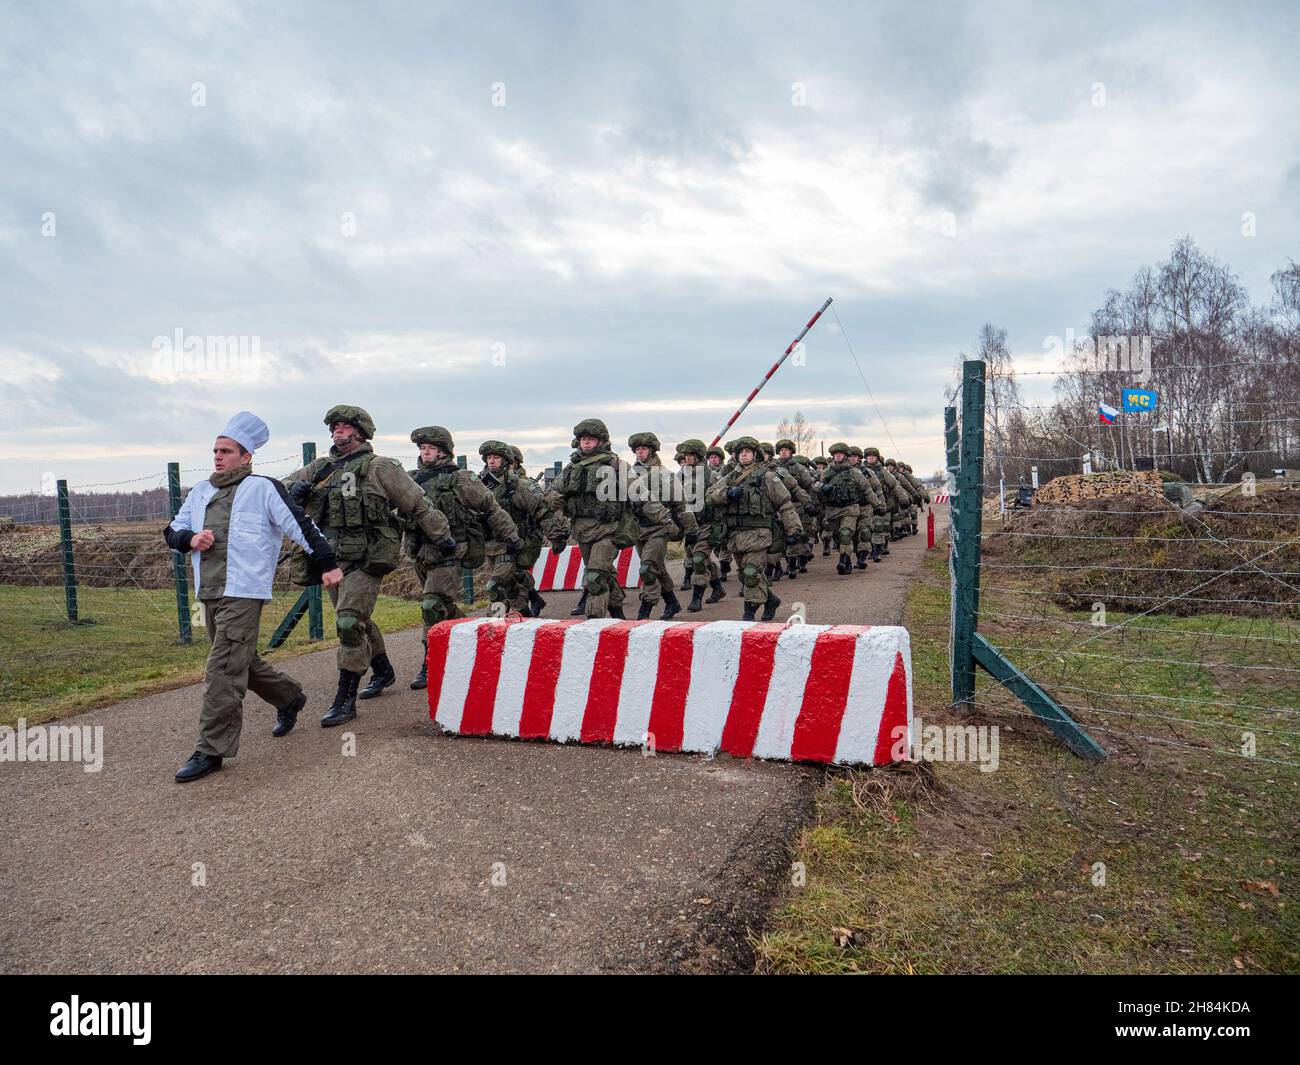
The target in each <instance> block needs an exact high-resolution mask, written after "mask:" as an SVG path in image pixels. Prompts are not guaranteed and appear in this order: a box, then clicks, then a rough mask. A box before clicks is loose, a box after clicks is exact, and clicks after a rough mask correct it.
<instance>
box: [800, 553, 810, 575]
mask: <svg viewBox="0 0 1300 1065" xmlns="http://www.w3.org/2000/svg"><path fill="white" fill-rule="evenodd" d="M809 557H810V556H808V555H802V556H800V558H799V572H800V573H807V572H808V559H809Z"/></svg>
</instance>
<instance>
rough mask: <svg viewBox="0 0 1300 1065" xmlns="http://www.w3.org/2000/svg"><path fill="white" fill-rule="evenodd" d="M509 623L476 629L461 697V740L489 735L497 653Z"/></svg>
mask: <svg viewBox="0 0 1300 1065" xmlns="http://www.w3.org/2000/svg"><path fill="white" fill-rule="evenodd" d="M511 624H512V622H509V621H507V622H505V623H502V622H499V621H489V622H485V623H484V624H482V625H480V626H479V627H478V631H477V632H476V633H475V634H474V635H475V636H476V637H477V638H478V643H477V647H476V648H475V651H474V669H473V670H472V671H471V672H470V677H469V691H467V692H466V693H465V711H464V713H463V714H462V715H461V719H460V732H461V734H462V735H465V736H486V735H487V734H488V733H489V732H491V731H492V708H493V707H494V706H495V705H496V701H497V682H498V681H499V680H500V679H501V653H502V651H504V650H505V646H506V631H507V629H509V627H510V625H511Z"/></svg>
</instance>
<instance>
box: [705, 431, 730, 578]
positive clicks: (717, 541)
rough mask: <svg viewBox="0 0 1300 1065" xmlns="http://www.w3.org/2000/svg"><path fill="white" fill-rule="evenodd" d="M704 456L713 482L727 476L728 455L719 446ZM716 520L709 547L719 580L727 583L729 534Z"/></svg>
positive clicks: (714, 446) (720, 521) (715, 445)
mask: <svg viewBox="0 0 1300 1065" xmlns="http://www.w3.org/2000/svg"><path fill="white" fill-rule="evenodd" d="M704 454H705V457H706V458H707V460H708V464H709V469H710V470H711V471H712V478H713V480H717V478H719V477H722V476H725V474H726V471H725V470H724V469H723V468H722V466H723V463H725V462H726V461H727V453H726V452H725V451H723V450H722V448H720V447H718V445H717V444H714V445H713V446H712V447H711V448H709V449H708V450H706V451H705V452H704ZM710 483H712V482H710ZM716 520H717V527H716V528H715V529H714V531H713V532H711V533H710V534H709V545H710V547H711V548H712V549H713V555H714V557H715V558H716V559H717V560H718V580H720V581H725V580H726V579H727V578H728V577H729V576H730V575H731V552H730V551H728V550H727V533H726V529H725V528H722V519H721V518H717V519H716ZM715 534H716V535H715Z"/></svg>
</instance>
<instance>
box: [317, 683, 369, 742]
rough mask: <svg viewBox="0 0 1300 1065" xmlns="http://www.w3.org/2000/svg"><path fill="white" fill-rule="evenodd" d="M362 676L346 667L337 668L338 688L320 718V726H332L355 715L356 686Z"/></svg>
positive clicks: (349, 719)
mask: <svg viewBox="0 0 1300 1065" xmlns="http://www.w3.org/2000/svg"><path fill="white" fill-rule="evenodd" d="M362 676H363V674H361V673H352V672H350V671H348V670H346V669H340V670H339V690H338V691H336V692H335V693H334V702H333V704H332V705H331V706H330V708H329V710H328V711H326V713H325V716H324V717H323V718H321V719H320V724H321V728H333V727H334V726H335V725H341V724H343V722H345V721H351V720H352V719H353V718H354V717H356V716H357V688H358V686H359V685H360V684H361V677H362Z"/></svg>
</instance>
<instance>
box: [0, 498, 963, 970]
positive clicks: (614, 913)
mask: <svg viewBox="0 0 1300 1065" xmlns="http://www.w3.org/2000/svg"><path fill="white" fill-rule="evenodd" d="M946 512H947V508H946V507H940V508H938V510H937V511H936V519H937V520H940V521H943V520H946V517H947V513H946ZM924 548H925V534H924V531H922V533H921V535H919V536H916V537H911V538H908V539H907V540H905V541H903V542H901V543H899V544H895V545H893V553H892V555H891V557H890V558H889V559H887V560H886V561H885V562H884V563H883V564H881V565H873V566H871V567H870V569H869V570H868V571H867V572H866V573H857V572H855V574H854V575H853V576H851V577H838V576H837V575H836V574H835V572H834V567H833V562H834V559H833V558H829V559H823V558H821V557H820V549H818V557H817V558H816V559H815V560H814V562H813V563H812V565H811V567H810V574H809V576H807V577H804V578H800V579H799V580H797V581H794V582H790V581H788V580H784V581H781V582H780V583H779V584H777V585H776V590H777V593H778V595H780V596H781V598H782V599H783V600H784V605H783V608H782V611H781V616H785V614H786V613H787V609H788V607H789V605H790V604H791V603H793V602H794V601H796V600H797V601H802V602H804V603H805V605H806V614H807V620H808V621H809V622H811V623H814V624H852V623H857V624H862V623H879V624H884V623H896V622H897V621H898V620H899V619H900V617H901V612H902V603H903V594H904V591H905V589H906V587H907V585H908V584H909V582H910V578H911V577H912V575H913V574H914V573H915V571H916V568H917V566H918V564H919V561H920V558H921V556H922V555H923V554H924ZM678 572H679V573H680V570H678ZM736 589H737V585H736V582H735V579H734V576H733V579H732V580H731V581H730V582H729V583H728V592H729V595H728V598H727V599H725V600H724V601H723V602H721V603H719V604H718V605H716V606H713V607H706V608H705V611H704V612H703V613H700V614H691V615H688V614H685V613H683V615H682V617H683V618H684V619H685V618H689V619H691V620H715V619H720V618H734V617H738V616H739V613H740V604H739V600H738V597H737V595H736ZM634 596H635V593H633V598H632V599H631V602H632V604H633V606H635V598H634ZM547 599H548V601H549V603H550V607H549V609H548V610H547V614H548V615H554V616H567V613H568V610H569V608H570V607H571V605H572V604H573V603H574V602H575V601H576V594H575V593H548V594H547ZM389 649H390V655H391V657H392V659H393V661H394V662H395V663H396V664H397V665H398V670H399V674H400V676H401V679H400V680H399V684H398V686H397V687H395V688H391V689H389V691H388V692H387V693H386V694H385V695H384V696H383V697H382V698H380V699H377V700H371V701H369V702H365V703H362V704H360V707H361V710H360V716H359V717H358V719H357V720H356V721H355V722H353V723H352V724H350V725H349V726H345V727H344V728H341V729H330V730H325V729H321V728H320V727H318V725H317V719H318V718H319V716H320V715H321V714H322V713H323V712H324V711H325V708H326V707H327V706H328V704H329V701H330V698H331V697H332V694H333V688H334V680H335V677H336V674H335V671H334V654H333V652H332V651H329V652H319V653H316V654H310V655H305V656H303V657H302V658H299V659H296V660H294V661H293V662H291V663H289V665H288V671H289V672H290V673H292V674H293V675H294V676H295V677H297V678H298V679H299V680H301V681H302V682H303V683H304V685H305V686H306V688H307V691H308V694H309V700H310V701H309V702H308V705H307V709H306V710H304V712H303V715H302V717H301V719H300V722H299V725H298V727H297V728H296V729H295V730H294V731H293V732H292V733H291V734H290V735H289V736H287V737H285V738H283V739H279V740H277V739H274V738H272V736H271V735H270V728H271V725H272V724H273V723H274V713H273V711H272V710H271V709H270V708H269V707H267V706H266V705H265V704H263V703H261V701H260V700H258V699H256V698H255V697H253V696H250V697H249V699H248V702H247V704H246V713H245V725H244V738H243V743H242V747H241V749H240V752H239V756H238V758H236V759H233V760H231V761H228V762H227V763H226V765H225V767H224V768H223V769H222V770H221V771H220V772H219V773H216V774H214V775H212V776H210V777H208V778H206V779H204V780H201V781H198V782H196V783H193V784H189V785H185V786H181V785H177V784H175V783H174V782H173V781H172V774H173V773H174V772H175V770H176V769H177V768H178V767H179V766H180V764H181V763H182V762H183V761H184V760H185V759H186V758H187V757H188V755H189V753H190V751H191V750H192V749H193V740H194V733H195V728H196V721H197V712H198V707H199V702H200V697H201V694H202V689H201V687H200V686H191V687H188V688H181V689H177V690H174V691H169V692H164V693H160V694H158V695H153V696H149V697H146V698H142V699H133V700H130V701H128V702H123V703H119V704H117V705H114V706H110V707H104V708H102V709H99V710H95V711H91V712H89V713H85V714H80V715H77V716H76V717H73V718H69V719H66V720H65V722H64V723H65V724H77V725H91V726H96V725H102V726H103V741H104V752H105V753H104V765H103V769H102V771H100V772H99V773H86V772H84V771H83V769H82V767H81V766H80V765H75V764H57V763H35V764H31V763H13V762H5V763H0V808H3V809H4V811H5V812H6V815H7V821H8V830H7V831H6V832H5V834H4V838H3V842H0V892H2V894H3V900H4V901H3V903H0V906H3V915H4V916H3V923H2V924H0V970H2V971H5V972H88V973H119V972H178V973H179V972H184V973H190V972H195V973H198V972H202V973H227V972H304V973H332V972H430V971H436V972H448V971H460V972H657V971H683V970H684V971H735V970H742V971H743V970H747V969H748V968H749V967H750V965H751V964H752V957H751V953H750V951H749V948H748V945H747V939H746V937H747V933H749V932H751V931H754V930H757V929H758V928H759V927H760V926H761V923H762V920H763V918H764V916H765V914H766V912H767V907H768V904H769V900H770V899H771V897H772V895H773V893H774V889H775V887H776V885H777V883H778V881H779V879H780V878H781V877H782V876H784V875H785V873H786V870H787V868H788V863H789V856H788V852H787V844H788V841H789V840H790V838H791V837H792V836H793V835H794V834H796V833H797V831H798V830H799V827H800V825H801V824H802V823H803V821H804V819H805V818H806V817H807V815H808V813H809V811H810V809H811V805H812V798H813V794H814V791H815V789H816V787H817V786H818V783H819V782H820V780H821V772H820V771H819V770H816V769H812V768H808V767H802V766H793V765H788V764H783V763H775V762H772V763H764V762H749V761H740V760H736V759H731V758H729V757H727V756H721V757H719V758H716V759H708V758H703V757H699V756H693V755H664V754H659V755H656V756H654V757H643V756H642V755H641V753H640V752H639V751H636V750H631V751H629V750H614V749H605V748H590V747H562V746H557V745H554V744H547V743H521V742H517V741H510V740H501V739H471V738H463V737H453V736H444V735H441V734H440V733H439V732H438V731H437V729H436V728H435V726H434V725H433V724H432V723H431V722H430V721H429V717H428V708H427V704H426V702H425V700H424V693H423V692H412V691H410V690H408V689H407V687H406V682H407V680H409V678H410V677H411V675H413V673H414V671H415V669H416V668H417V665H418V656H419V653H420V650H419V632H418V630H414V631H407V632H402V633H397V634H395V635H394V636H392V637H391V639H390V641H389ZM344 733H350V734H351V735H352V736H353V738H354V741H355V742H354V746H355V753H348V752H347V751H345V749H344V746H345V736H344Z"/></svg>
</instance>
